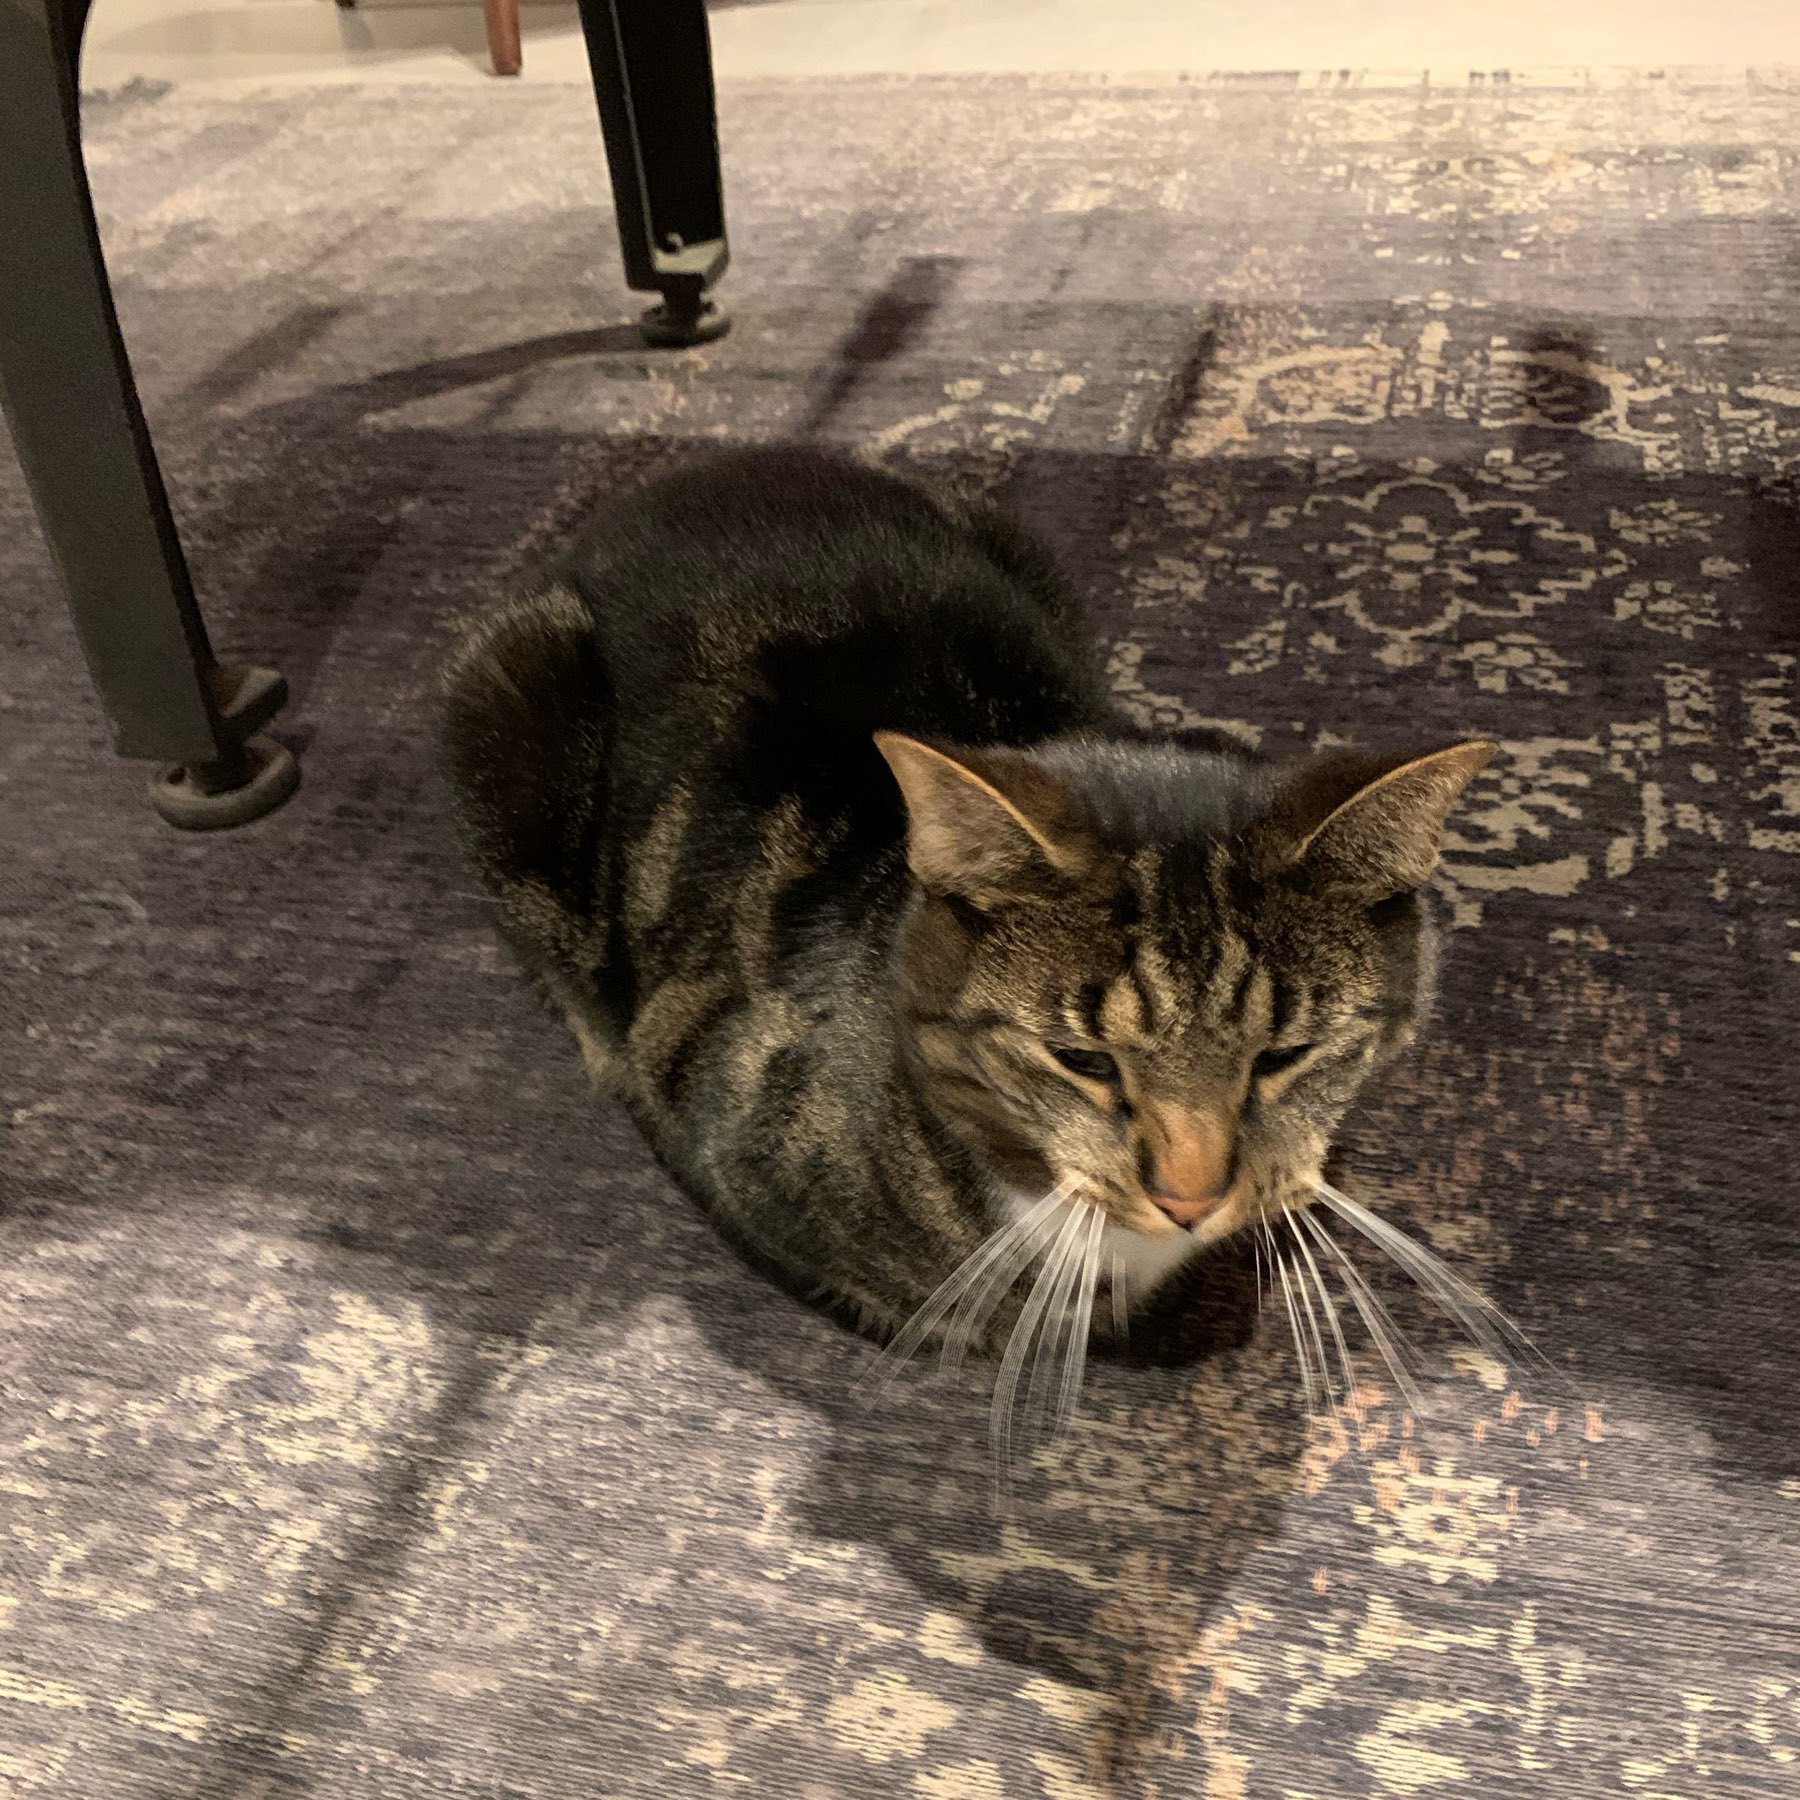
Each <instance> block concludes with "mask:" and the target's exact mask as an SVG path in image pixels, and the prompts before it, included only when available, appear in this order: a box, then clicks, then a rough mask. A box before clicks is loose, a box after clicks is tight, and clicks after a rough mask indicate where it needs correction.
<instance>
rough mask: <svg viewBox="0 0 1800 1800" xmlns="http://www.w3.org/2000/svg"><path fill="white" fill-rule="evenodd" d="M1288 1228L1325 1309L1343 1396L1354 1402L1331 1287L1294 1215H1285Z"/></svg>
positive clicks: (1353, 1387) (1345, 1346) (1353, 1382)
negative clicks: (1309, 1271) (1335, 1353)
mask: <svg viewBox="0 0 1800 1800" xmlns="http://www.w3.org/2000/svg"><path fill="white" fill-rule="evenodd" d="M1287 1220H1288V1229H1289V1230H1290V1231H1291V1232H1292V1233H1293V1234H1294V1242H1295V1243H1297V1244H1298V1245H1299V1246H1300V1254H1301V1255H1302V1256H1303V1257H1305V1258H1306V1266H1307V1268H1308V1269H1310V1270H1311V1271H1312V1279H1313V1286H1314V1287H1315V1288H1317V1289H1318V1293H1319V1304H1320V1305H1321V1306H1323V1307H1324V1309H1325V1323H1326V1325H1327V1326H1329V1327H1330V1330H1331V1343H1332V1348H1333V1349H1335V1350H1336V1351H1337V1359H1338V1367H1339V1368H1340V1369H1341V1370H1343V1372H1344V1398H1345V1400H1346V1401H1349V1402H1354V1401H1355V1399H1356V1370H1355V1368H1354V1367H1353V1366H1352V1364H1351V1361H1350V1346H1349V1345H1348V1344H1347V1343H1345V1341H1344V1328H1343V1326H1342V1325H1341V1324H1339V1322H1338V1311H1337V1307H1336V1305H1335V1304H1334V1303H1333V1301H1332V1298H1331V1289H1330V1287H1329V1285H1328V1284H1327V1283H1326V1280H1325V1276H1324V1273H1323V1272H1322V1271H1321V1270H1320V1268H1319V1265H1318V1263H1317V1261H1316V1260H1315V1259H1314V1257H1313V1253H1312V1246H1311V1245H1310V1244H1308V1243H1307V1241H1306V1239H1305V1238H1304V1237H1302V1236H1301V1234H1300V1227H1299V1225H1298V1224H1296V1223H1295V1220H1294V1215H1293V1214H1292V1213H1289V1214H1288V1216H1287Z"/></svg>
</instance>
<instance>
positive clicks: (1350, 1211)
mask: <svg viewBox="0 0 1800 1800" xmlns="http://www.w3.org/2000/svg"><path fill="white" fill-rule="evenodd" d="M1317 1186H1318V1192H1319V1197H1320V1198H1321V1199H1322V1200H1323V1201H1324V1202H1325V1204H1326V1205H1327V1206H1329V1207H1330V1208H1331V1210H1332V1211H1333V1212H1335V1213H1336V1214H1337V1215H1338V1216H1339V1217H1340V1218H1341V1219H1343V1220H1344V1221H1345V1223H1346V1224H1349V1225H1353V1226H1354V1227H1355V1228H1356V1229H1357V1230H1358V1231H1359V1232H1361V1233H1362V1235H1363V1236H1364V1237H1366V1238H1367V1239H1368V1240H1369V1242H1370V1243H1372V1244H1374V1245H1375V1246H1376V1248H1377V1249H1379V1250H1382V1251H1385V1252H1386V1254H1387V1255H1388V1257H1389V1258H1390V1259H1391V1260H1392V1261H1393V1262H1395V1263H1397V1264H1398V1265H1399V1267H1400V1268H1401V1269H1403V1270H1404V1271H1405V1272H1406V1273H1407V1274H1408V1275H1410V1276H1411V1277H1412V1278H1413V1280H1414V1281H1415V1282H1417V1283H1418V1285H1419V1286H1420V1287H1421V1288H1423V1289H1424V1290H1425V1292H1426V1293H1427V1294H1429V1295H1430V1296H1431V1297H1432V1299H1434V1300H1435V1301H1437V1303H1438V1304H1439V1305H1440V1306H1442V1307H1443V1308H1444V1310H1445V1311H1446V1312H1448V1313H1449V1314H1451V1316H1452V1317H1453V1318H1455V1320H1456V1321H1457V1323H1458V1324H1459V1325H1461V1326H1462V1328H1463V1330H1464V1331H1465V1332H1466V1333H1467V1334H1468V1336H1469V1338H1470V1341H1471V1342H1473V1343H1474V1344H1476V1345H1477V1346H1479V1347H1480V1348H1481V1349H1483V1350H1485V1351H1487V1353H1488V1354H1489V1355H1490V1356H1492V1357H1493V1358H1494V1359H1495V1360H1496V1361H1497V1362H1499V1363H1501V1364H1502V1365H1503V1366H1505V1367H1508V1368H1510V1367H1511V1366H1512V1364H1513V1362H1514V1361H1515V1359H1516V1357H1517V1356H1518V1355H1519V1353H1520V1352H1522V1353H1523V1354H1524V1356H1525V1357H1526V1358H1527V1359H1528V1360H1530V1361H1531V1362H1533V1363H1535V1364H1536V1365H1537V1366H1538V1367H1539V1368H1541V1369H1543V1370H1544V1371H1545V1372H1546V1373H1547V1374H1549V1375H1550V1376H1551V1377H1552V1378H1554V1379H1555V1380H1556V1382H1557V1384H1558V1385H1559V1386H1560V1385H1562V1382H1561V1375H1560V1371H1558V1370H1557V1368H1556V1366H1555V1365H1554V1364H1553V1363H1552V1362H1551V1361H1550V1360H1549V1359H1548V1358H1547V1357H1546V1356H1545V1355H1544V1354H1543V1352H1542V1351H1540V1350H1539V1349H1538V1347H1537V1345H1536V1344H1534V1343H1533V1342H1532V1341H1531V1339H1530V1338H1528V1337H1527V1336H1526V1335H1525V1333H1524V1332H1523V1331H1522V1330H1521V1329H1520V1328H1519V1327H1518V1326H1517V1325H1516V1324H1514V1323H1513V1321H1512V1320H1511V1319H1509V1318H1508V1317H1507V1316H1506V1314H1505V1313H1504V1312H1502V1311H1501V1310H1500V1308H1499V1307H1498V1306H1496V1305H1495V1304H1494V1303H1493V1301H1491V1300H1490V1299H1489V1298H1488V1297H1487V1295H1485V1294H1484V1293H1482V1291H1481V1290H1480V1289H1479V1288H1477V1287H1474V1286H1472V1285H1471V1284H1470V1283H1469V1282H1467V1281H1465V1280H1464V1279H1463V1278H1462V1276H1460V1275H1458V1274H1457V1273H1456V1271H1455V1270H1454V1269H1452V1268H1450V1267H1449V1265H1448V1264H1446V1263H1445V1262H1443V1261H1442V1260H1441V1259H1440V1258H1439V1257H1438V1255H1437V1254H1436V1253H1435V1252H1434V1251H1431V1250H1428V1249H1427V1248H1426V1247H1425V1246H1424V1245H1423V1244H1421V1243H1419V1242H1418V1241H1417V1240H1416V1239H1415V1238H1410V1237H1408V1236H1407V1235H1406V1233H1405V1232H1404V1231H1402V1230H1401V1229H1400V1228H1399V1227H1398V1226H1397V1225H1390V1224H1389V1223H1388V1221H1387V1220H1386V1219H1384V1218H1382V1217H1380V1216H1379V1215H1378V1214H1376V1213H1372V1212H1370V1211H1369V1209H1368V1208H1367V1207H1366V1206H1363V1205H1361V1204H1359V1203H1358V1202H1357V1201H1355V1200H1352V1199H1351V1198H1350V1196H1349V1195H1348V1194H1344V1193H1340V1192H1339V1191H1338V1190H1337V1189H1336V1188H1334V1187H1333V1186H1331V1184H1330V1183H1329V1182H1324V1181H1321V1182H1319V1183H1318V1184H1317Z"/></svg>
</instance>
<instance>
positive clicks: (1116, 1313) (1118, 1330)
mask: <svg viewBox="0 0 1800 1800" xmlns="http://www.w3.org/2000/svg"><path fill="white" fill-rule="evenodd" d="M1112 1316H1113V1335H1114V1336H1115V1337H1116V1338H1117V1339H1118V1340H1119V1342H1120V1343H1121V1344H1124V1343H1127V1342H1129V1340H1130V1337H1131V1292H1130V1290H1129V1289H1128V1288H1127V1287H1126V1285H1125V1253H1124V1251H1122V1250H1121V1249H1120V1248H1119V1246H1118V1245H1117V1244H1114V1245H1113V1253H1112Z"/></svg>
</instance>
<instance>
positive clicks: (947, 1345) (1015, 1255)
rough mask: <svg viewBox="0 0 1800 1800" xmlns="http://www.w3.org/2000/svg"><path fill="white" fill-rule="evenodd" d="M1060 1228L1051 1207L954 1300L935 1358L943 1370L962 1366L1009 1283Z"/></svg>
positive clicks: (1007, 1291) (952, 1370) (948, 1372)
mask: <svg viewBox="0 0 1800 1800" xmlns="http://www.w3.org/2000/svg"><path fill="white" fill-rule="evenodd" d="M1058 1204H1059V1206H1060V1205H1062V1204H1066V1196H1059V1197H1058ZM1061 1228H1062V1221H1061V1220H1060V1219H1059V1218H1058V1217H1057V1213H1056V1210H1055V1209H1052V1211H1051V1212H1050V1213H1049V1214H1048V1216H1046V1217H1045V1218H1043V1219H1041V1220H1039V1221H1038V1222H1037V1223H1036V1224H1035V1225H1034V1226H1033V1228H1032V1233H1031V1235H1030V1236H1029V1237H1027V1238H1024V1239H1021V1240H1019V1241H1018V1242H1016V1243H1014V1244H1013V1245H1012V1246H1011V1247H1010V1248H1009V1249H1008V1250H1007V1252H1006V1253H1005V1255H1003V1256H1001V1257H1000V1258H998V1259H997V1260H996V1261H995V1262H994V1263H993V1265H992V1266H991V1267H990V1268H989V1269H988V1270H987V1271H986V1272H985V1273H984V1274H983V1275H982V1276H981V1278H980V1280H979V1281H978V1282H976V1283H975V1285H974V1286H972V1287H971V1288H970V1289H969V1290H968V1292H967V1293H966V1294H965V1295H964V1296H963V1298H962V1299H961V1300H960V1301H958V1302H957V1306H956V1310H955V1312H954V1313H952V1314H951V1317H950V1328H949V1330H947V1331H946V1332H945V1333H944V1347H943V1351H942V1354H941V1355H940V1357H939V1359H938V1367H939V1369H940V1371H941V1372H942V1373H943V1374H945V1375H955V1374H956V1373H957V1372H958V1371H959V1370H960V1369H961V1368H962V1365H963V1361H964V1359H965V1358H966V1357H967V1356H968V1354H969V1352H970V1351H971V1350H972V1349H973V1348H974V1347H975V1345H976V1343H977V1342H978V1341H979V1340H980V1338H981V1337H982V1336H983V1334H984V1333H985V1332H986V1330H987V1327H988V1321H989V1320H990V1319H992V1317H993V1316H994V1314H995V1312H996V1311H998V1310H999V1308H1000V1306H1001V1304H1002V1303H1003V1302H1004V1301H1005V1299H1006V1297H1007V1295H1009V1294H1010V1293H1011V1292H1012V1290H1013V1284H1014V1283H1015V1282H1016V1281H1017V1280H1018V1279H1019V1277H1020V1276H1021V1275H1023V1274H1024V1273H1025V1271H1026V1270H1027V1269H1028V1268H1030V1267H1031V1265H1032V1264H1033V1263H1034V1262H1036V1261H1037V1259H1038V1258H1039V1257H1040V1256H1042V1255H1044V1254H1045V1252H1046V1251H1048V1249H1049V1248H1050V1246H1051V1244H1052V1243H1054V1242H1055V1240H1056V1234H1057V1232H1058V1231H1060V1230H1061Z"/></svg>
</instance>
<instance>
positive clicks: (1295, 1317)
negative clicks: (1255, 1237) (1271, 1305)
mask: <svg viewBox="0 0 1800 1800" xmlns="http://www.w3.org/2000/svg"><path fill="white" fill-rule="evenodd" d="M1269 1255H1270V1258H1271V1259H1272V1261H1273V1263H1274V1266H1275V1273H1276V1275H1277V1276H1278V1277H1279V1278H1280V1281H1281V1298H1282V1300H1283V1301H1284V1302H1285V1303H1286V1306H1287V1316H1288V1330H1289V1331H1290V1332H1291V1333H1292V1334H1293V1338H1294V1356H1295V1358H1296V1359H1297V1360H1298V1362H1299V1364H1300V1392H1301V1394H1302V1395H1303V1396H1304V1397H1305V1400H1306V1416H1307V1417H1308V1418H1309V1419H1310V1418H1312V1417H1313V1383H1312V1362H1311V1360H1310V1359H1309V1358H1308V1356H1307V1354H1306V1339H1305V1337H1304V1335H1303V1334H1302V1333H1301V1330H1300V1311H1299V1308H1298V1307H1296V1306H1295V1305H1294V1287H1293V1283H1292V1282H1291V1281H1290V1280H1289V1279H1288V1266H1287V1258H1286V1257H1285V1256H1283V1255H1282V1253H1281V1246H1280V1245H1279V1244H1277V1243H1276V1242H1275V1240H1274V1238H1273V1236H1271V1237H1270V1239H1269Z"/></svg>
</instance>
